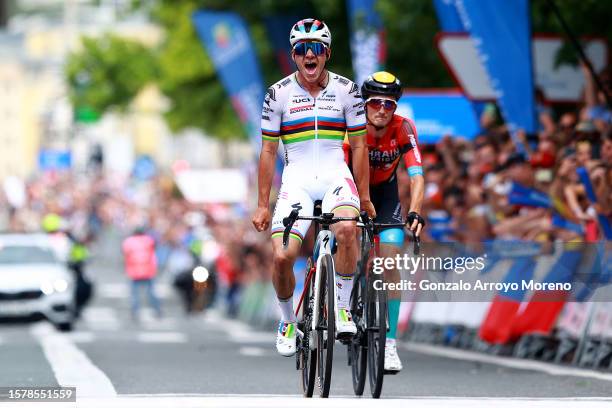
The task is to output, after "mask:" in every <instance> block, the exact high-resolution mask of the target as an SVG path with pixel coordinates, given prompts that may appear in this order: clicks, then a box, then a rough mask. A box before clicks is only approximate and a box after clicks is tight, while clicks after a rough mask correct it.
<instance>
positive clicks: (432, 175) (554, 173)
mask: <svg viewBox="0 0 612 408" xmlns="http://www.w3.org/2000/svg"><path fill="white" fill-rule="evenodd" d="M583 69H584V71H585V76H586V78H587V81H586V87H585V96H584V103H583V104H581V105H580V106H577V107H575V108H574V107H565V109H564V110H563V111H560V112H558V113H557V114H555V112H553V110H552V109H551V108H550V107H548V106H546V105H545V101H543V100H542V99H541V98H540V99H539V100H540V102H538V116H539V117H538V121H539V125H540V129H539V131H538V132H537V133H536V134H533V135H529V134H526V133H525V132H521V131H519V132H518V135H517V136H516V137H515V138H513V137H511V135H510V132H509V131H508V129H507V127H506V126H505V125H504V124H500V120H499V117H498V113H497V110H496V109H495V108H494V107H492V106H489V107H487V108H486V109H485V110H484V113H483V114H482V117H481V126H482V128H483V132H482V134H480V135H478V136H477V137H476V138H475V139H474V140H473V141H471V142H468V141H466V140H464V139H461V138H456V137H450V136H449V137H445V138H444V139H443V140H441V141H440V142H439V143H438V144H436V145H429V146H424V147H423V148H422V150H423V151H422V155H423V160H424V166H425V178H426V198H425V204H424V209H425V212H426V216H427V218H428V219H429V221H430V223H429V225H428V227H427V228H426V229H425V235H426V237H425V238H426V239H432V240H451V241H459V242H478V241H484V240H491V239H495V238H514V239H525V240H539V241H546V240H553V239H560V240H563V241H568V240H572V239H582V240H587V241H593V240H597V239H599V238H601V237H602V236H603V234H602V230H601V226H600V225H599V223H598V220H597V214H601V215H603V216H604V217H606V218H607V219H608V220H610V216H611V215H612V111H611V110H610V107H609V106H607V105H606V99H605V95H604V93H603V92H602V91H598V90H597V89H596V87H595V83H594V81H593V79H592V77H591V76H590V74H589V72H588V70H587V69H586V68H583ZM600 79H601V82H602V83H603V84H604V85H605V86H606V88H607V92H608V93H610V92H611V91H612V86H611V84H612V82H611V80H610V77H609V73H608V72H607V71H606V72H605V73H604V74H602V75H601V78H600ZM537 99H538V98H536V100H537ZM520 147H522V149H521V148H520ZM580 167H584V168H585V169H586V171H587V172H588V175H589V178H590V181H591V183H592V184H593V187H594V191H595V194H596V197H597V202H596V203H593V202H590V201H589V199H588V197H587V194H586V191H585V186H584V185H583V183H581V180H580V179H579V177H578V174H577V169H578V168H580ZM517 188H520V189H521V190H520V192H521V193H523V194H526V192H528V193H532V195H533V194H535V195H536V196H537V197H544V198H545V199H542V200H540V202H539V203H532V205H529V203H527V202H525V201H524V200H519V201H514V200H513V198H514V197H515V195H514V194H515V193H516V189H517ZM525 188H526V189H529V190H525ZM408 194H409V192H404V194H403V195H404V196H406V195H408Z"/></svg>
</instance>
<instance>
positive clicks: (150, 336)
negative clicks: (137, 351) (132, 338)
mask: <svg viewBox="0 0 612 408" xmlns="http://www.w3.org/2000/svg"><path fill="white" fill-rule="evenodd" d="M136 338H137V339H138V341H140V342H141V343H187V336H186V335H185V334H184V333H179V332H140V333H138V334H137V336H136Z"/></svg>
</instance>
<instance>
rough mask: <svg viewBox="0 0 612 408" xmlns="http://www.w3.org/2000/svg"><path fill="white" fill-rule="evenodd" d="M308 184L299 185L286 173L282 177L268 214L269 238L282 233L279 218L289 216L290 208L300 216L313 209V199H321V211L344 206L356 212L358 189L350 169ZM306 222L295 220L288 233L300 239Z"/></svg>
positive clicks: (302, 237)
mask: <svg viewBox="0 0 612 408" xmlns="http://www.w3.org/2000/svg"><path fill="white" fill-rule="evenodd" d="M347 173H348V172H347ZM312 184H313V185H311V186H300V185H297V184H294V183H291V180H290V178H289V177H287V178H285V177H283V183H282V184H281V188H280V191H279V193H278V199H277V200H276V207H275V208H274V215H273V216H272V238H275V237H282V236H283V231H284V230H285V226H284V225H283V218H285V217H287V216H289V213H291V211H292V210H294V209H296V210H298V212H299V214H300V215H302V216H310V215H312V213H313V210H314V202H315V201H317V200H322V203H321V211H322V212H324V213H330V212H335V211H336V210H338V209H343V208H348V209H352V210H354V212H355V215H359V208H360V206H359V193H358V192H357V186H356V185H355V182H354V181H353V178H352V177H351V175H350V173H348V174H346V175H345V176H342V177H337V178H335V179H333V181H332V182H331V183H316V184H319V185H316V184H315V183H312ZM310 224H311V221H306V220H298V221H296V222H295V223H294V224H293V227H292V228H291V233H290V237H292V238H294V239H297V240H299V241H300V243H301V242H302V241H303V240H304V236H305V235H306V232H308V228H309V227H310Z"/></svg>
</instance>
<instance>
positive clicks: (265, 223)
mask: <svg viewBox="0 0 612 408" xmlns="http://www.w3.org/2000/svg"><path fill="white" fill-rule="evenodd" d="M270 218H271V217H270V210H269V209H268V208H267V207H257V210H255V214H253V219H252V221H253V225H254V226H255V229H256V230H257V231H259V232H261V231H265V230H267V229H268V228H270Z"/></svg>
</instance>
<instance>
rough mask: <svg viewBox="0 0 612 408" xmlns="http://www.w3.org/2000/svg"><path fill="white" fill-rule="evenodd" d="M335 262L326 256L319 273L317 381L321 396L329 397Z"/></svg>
mask: <svg viewBox="0 0 612 408" xmlns="http://www.w3.org/2000/svg"><path fill="white" fill-rule="evenodd" d="M334 275H335V271H334V262H333V259H332V257H331V255H324V256H323V259H322V260H321V270H320V271H319V302H318V303H319V304H318V305H317V307H318V314H319V317H318V322H317V352H318V358H317V363H318V366H317V368H318V369H317V380H318V382H319V395H320V396H321V397H322V398H327V397H328V396H329V389H330V387H331V377H332V364H333V360H334V343H335V342H336V329H335V325H336V321H335V307H334V305H335V299H334V296H335V293H336V292H335V290H334V287H335V285H336V280H335V276H334Z"/></svg>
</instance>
